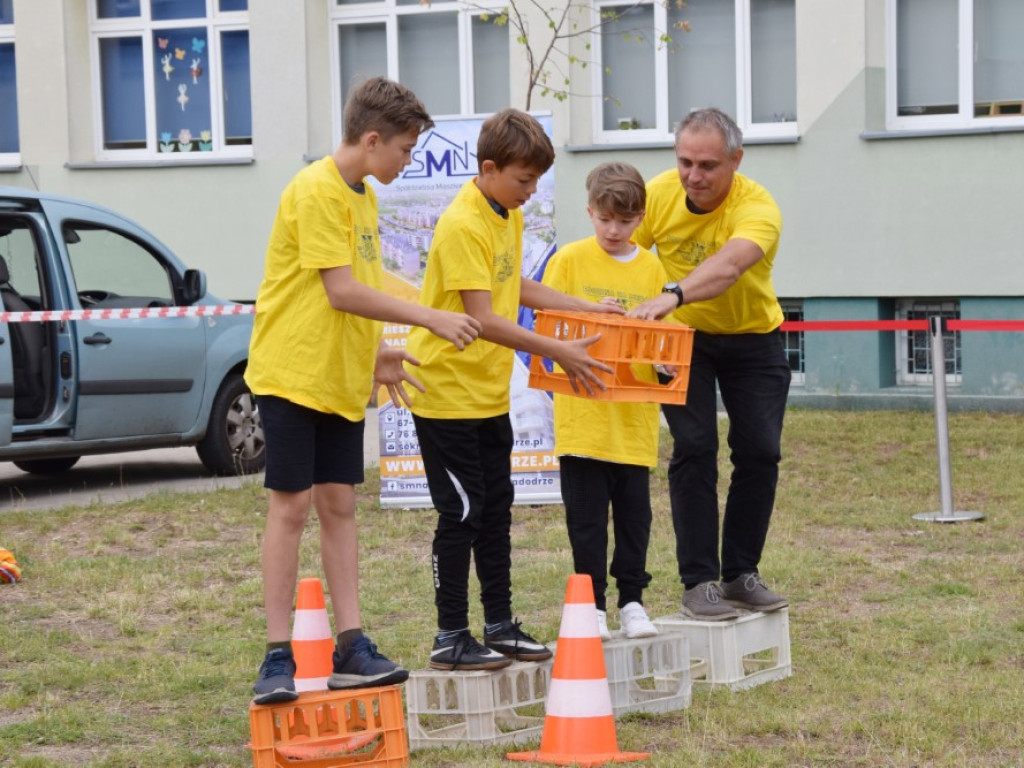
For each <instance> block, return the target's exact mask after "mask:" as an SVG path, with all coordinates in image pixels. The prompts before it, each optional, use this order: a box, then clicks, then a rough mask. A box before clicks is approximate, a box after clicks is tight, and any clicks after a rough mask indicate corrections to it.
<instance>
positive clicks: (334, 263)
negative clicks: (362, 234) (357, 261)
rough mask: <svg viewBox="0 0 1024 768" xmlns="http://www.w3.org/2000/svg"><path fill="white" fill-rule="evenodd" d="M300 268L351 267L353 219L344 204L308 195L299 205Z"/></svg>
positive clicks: (317, 195) (329, 197) (327, 198)
mask: <svg viewBox="0 0 1024 768" xmlns="http://www.w3.org/2000/svg"><path fill="white" fill-rule="evenodd" d="M296 230H297V232H298V244H299V265H300V266H301V267H303V268H304V269H331V268H332V267H344V266H349V265H351V264H352V216H351V212H350V211H349V209H348V206H347V205H346V204H345V201H344V200H341V199H340V198H338V197H336V196H334V195H325V194H309V195H305V196H304V197H302V198H301V199H300V200H299V201H298V202H297V203H296Z"/></svg>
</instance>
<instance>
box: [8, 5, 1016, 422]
mask: <svg viewBox="0 0 1024 768" xmlns="http://www.w3.org/2000/svg"><path fill="white" fill-rule="evenodd" d="M249 6H250V10H249V17H250V46H251V51H252V56H251V61H252V69H251V78H252V84H253V87H252V105H253V106H252V109H253V155H254V159H253V160H252V161H251V162H243V163H230V164H227V163H225V164H213V165H206V166H199V167H196V166H192V165H189V166H185V165H172V166H167V165H160V166H157V165H156V164H148V165H142V166H137V167H123V166H118V165H117V164H109V163H108V164H99V163H96V162H95V161H94V149H93V147H94V140H93V139H94V137H93V131H94V130H95V126H97V125H98V124H99V122H98V120H97V119H96V118H95V116H94V115H93V114H92V112H93V107H92V102H93V99H92V90H91V89H92V82H93V76H92V73H91V71H90V64H89V62H90V55H89V50H90V49H89V33H88V21H87V11H86V8H87V5H86V3H85V2H84V0H14V8H15V19H16V25H15V29H16V52H17V54H16V55H17V69H18V78H19V83H18V84H19V89H18V90H19V108H20V122H21V157H22V162H23V166H22V167H21V168H19V169H13V170H11V169H8V170H3V171H0V184H12V185H15V186H24V187H38V188H40V189H43V190H46V191H49V192H58V193H64V194H69V195H73V196H78V197H84V198H87V199H91V200H94V201H96V202H99V203H102V204H104V205H108V206H110V207H112V208H115V209H117V210H119V211H122V212H124V213H126V214H127V215H129V216H131V217H132V218H134V219H136V220H137V221H138V222H139V223H141V224H142V225H143V226H145V227H147V228H148V229H150V230H151V231H152V232H153V233H154V234H155V235H157V236H158V237H159V238H160V239H162V240H164V241H165V242H166V243H167V244H168V245H169V246H170V247H171V248H172V249H173V250H175V251H176V252H177V253H179V254H180V255H181V256H182V257H183V258H184V259H185V260H186V261H187V262H189V264H190V265H192V266H197V267H201V268H202V269H204V270H205V271H206V272H207V275H208V277H209V283H210V288H211V291H212V292H214V293H216V294H218V295H221V296H224V297H227V298H232V299H252V298H253V297H254V296H255V294H256V290H257V287H258V285H259V280H260V277H261V275H262V268H263V253H264V248H265V244H266V240H267V236H268V234H269V230H270V226H271V223H272V221H273V217H274V213H275V210H276V207H277V200H278V196H279V194H280V191H281V189H282V188H283V187H284V186H285V184H286V183H287V182H288V180H289V179H290V178H291V177H292V175H293V174H294V173H295V172H296V171H298V170H299V169H300V168H301V167H302V166H303V165H304V164H305V163H306V162H308V161H309V160H311V159H314V158H317V157H320V156H322V155H324V154H327V153H329V152H331V151H332V149H333V147H334V144H335V143H336V141H337V137H338V136H339V134H340V126H338V125H336V124H335V120H334V117H333V115H334V114H335V110H336V99H335V98H334V96H333V95H332V89H333V87H334V86H333V78H332V74H331V72H332V69H331V67H332V57H331V47H330V46H331V43H330V40H329V33H328V30H329V29H330V26H329V24H328V8H329V0H303V2H288V3H281V2H275V1H274V0H250V3H249ZM796 8H797V105H798V125H799V139H798V140H797V141H795V142H790V143H750V144H748V145H747V146H746V148H745V155H744V158H743V162H742V166H741V172H743V173H745V174H747V175H748V176H750V177H752V178H754V179H756V180H757V181H759V182H761V183H762V184H764V186H765V187H767V188H768V189H769V190H770V191H771V192H772V193H773V194H774V195H775V197H776V199H777V200H778V202H779V205H780V207H781V208H782V212H783V217H784V232H783V236H782V243H781V247H780V250H779V255H778V259H777V262H776V264H777V266H776V270H775V284H776V289H777V292H778V293H779V295H780V296H782V297H786V298H793V299H800V300H803V301H804V311H805V318H806V319H808V320H811V319H816V318H821V319H831V318H834V319H858V318H863V319H875V318H884V317H886V315H887V313H889V316H891V307H892V306H893V301H894V300H895V299H897V298H929V297H935V298H948V299H958V300H960V302H961V303H960V307H961V315H962V317H964V318H995V319H1013V318H1021V317H1024V303H1022V299H1021V294H1022V293H1024V291H1022V286H1024V274H1022V272H1024V268H1022V267H1021V264H1022V263H1024V259H1022V258H1021V257H1022V256H1024V215H1021V201H1022V200H1024V174H1021V173H1017V172H1007V169H1015V168H1019V167H1021V165H1022V164H1024V132H1000V133H988V134H970V135H943V136H927V137H923V136H922V137H916V138H893V137H892V136H891V135H890V134H886V133H885V130H884V128H885V125H884V123H885V120H884V99H885V70H884V67H885V58H886V51H885V0H866V1H865V2H859V3H858V2H848V0H818V2H814V3H804V2H798V3H797V6H796ZM536 15H537V14H536V12H534V16H536ZM532 24H533V26H534V27H535V28H541V27H542V26H543V20H542V19H540V18H539V17H538V18H534V19H532ZM697 33H698V32H696V31H695V32H693V33H690V34H697ZM571 45H572V47H573V48H572V49H573V50H576V51H577V53H579V49H580V47H581V46H582V41H580V40H576V41H573V42H572V44H571ZM525 60H526V59H525V57H524V56H522V55H521V51H518V50H516V49H515V47H514V46H513V52H512V61H513V71H512V91H511V92H512V98H513V102H514V104H513V106H520V107H521V106H524V105H525V97H526V81H527V73H526V71H525V69H524V66H525ZM563 64H564V62H563ZM569 69H570V70H571V71H572V72H573V77H574V92H577V93H579V94H583V95H579V96H575V97H573V98H570V99H568V100H567V101H556V100H554V99H551V98H547V99H545V98H543V97H541V96H540V95H539V93H538V92H536V91H535V92H534V99H533V103H532V105H531V106H532V108H533V109H534V110H539V111H550V112H551V113H552V115H553V122H554V142H555V145H556V150H557V160H556V166H555V193H556V216H557V231H558V240H559V241H560V242H569V241H571V240H574V239H578V238H580V237H584V236H587V235H589V234H590V233H591V230H590V225H589V222H588V220H587V218H586V213H585V205H586V201H585V196H584V189H583V181H584V178H585V176H586V174H587V173H588V172H589V170H590V169H591V168H593V166H594V165H596V164H598V163H600V162H603V161H605V160H608V159H611V158H615V159H620V160H625V161H628V162H631V163H633V164H635V165H636V166H637V167H638V168H639V169H640V171H641V172H642V173H643V174H644V175H645V176H647V177H649V176H652V175H654V174H656V173H658V172H660V171H662V170H664V169H666V168H670V167H673V165H674V153H673V150H672V147H671V145H670V142H664V143H662V144H660V145H655V146H642V147H641V146H632V147H612V148H609V147H607V146H603V147H601V146H595V145H594V143H593V139H592V135H593V134H592V117H593V113H594V111H595V110H594V99H593V97H588V96H587V95H586V94H587V93H588V92H592V91H591V90H590V87H591V85H592V82H591V80H590V78H591V77H592V75H591V74H590V72H584V71H583V70H581V69H580V68H578V67H576V68H571V67H570V68H569ZM592 71H593V70H591V72H592ZM577 81H578V82H577ZM893 345H894V342H893V338H892V334H813V333H808V334H807V337H806V366H807V369H806V375H805V385H804V387H803V388H802V389H800V390H799V391H797V390H794V392H795V396H796V395H800V396H805V397H813V398H819V400H820V401H821V402H825V401H827V400H828V399H829V398H831V399H832V400H835V398H837V397H838V398H846V400H845V401H844V404H845V403H848V402H852V401H851V400H850V398H861V399H862V400H864V401H865V402H871V401H872V398H873V399H874V400H873V402H877V403H882V404H884V403H886V402H890V401H891V402H896V403H899V402H903V401H905V400H906V399H907V398H910V399H913V398H914V397H919V396H920V395H921V394H922V393H921V388H910V391H904V390H900V391H897V390H899V388H896V387H895V386H894V381H895V377H894V372H893V369H894V365H895V363H894V356H893V355H894V351H893ZM1018 360H1019V361H1024V335H1022V334H1014V333H992V334H984V333H965V334H964V340H963V362H964V373H963V381H962V384H961V385H960V387H958V388H957V391H956V392H955V393H951V394H953V395H956V396H962V397H963V398H965V399H964V402H965V403H968V402H969V403H977V402H983V401H985V398H988V399H989V400H990V401H991V402H992V403H994V404H995V407H1004V406H1005V405H1006V402H1004V401H1013V400H1015V399H1016V401H1017V402H1019V401H1020V400H1021V398H1022V397H1024V392H1022V391H1021V381H1022V380H1024V362H1022V363H1017V362H1015V361H1018ZM886 398H889V400H887V399H886ZM892 398H895V399H892ZM971 398H975V399H974V400H972V399H971ZM977 398H981V400H977ZM834 404H835V403H833V405H834Z"/></svg>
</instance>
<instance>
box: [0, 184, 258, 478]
mask: <svg viewBox="0 0 1024 768" xmlns="http://www.w3.org/2000/svg"><path fill="white" fill-rule="evenodd" d="M0 304H2V307H3V311H2V315H0V319H2V320H3V322H0V461H12V462H14V464H15V465H17V466H18V467H19V468H21V469H23V470H25V471H27V472H39V473H55V472H63V471H65V470H68V469H70V468H71V467H72V466H73V465H74V464H75V462H76V461H78V459H79V457H80V456H83V455H85V454H96V453H115V452H118V453H119V452H123V451H130V450H134V449H144V448H158V447H170V446H181V445H194V446H195V447H196V450H197V452H198V453H199V458H200V459H201V460H202V462H203V464H204V465H206V467H207V468H208V469H209V470H210V471H211V472H213V473H216V474H220V475H225V474H247V473H252V472H259V471H261V470H262V469H263V465H264V460H265V451H264V443H263V430H262V426H261V424H260V418H259V412H258V411H257V409H256V405H255V402H254V400H253V397H252V395H251V394H250V392H249V390H248V388H247V387H246V385H245V382H244V380H243V378H242V375H243V373H244V371H245V365H246V361H247V359H248V354H249V337H250V335H251V333H252V322H253V315H252V313H251V307H245V308H244V310H245V311H241V312H239V313H237V314H215V313H214V312H215V311H216V310H213V311H210V310H207V309H200V308H201V307H206V308H215V307H216V306H218V305H229V304H233V302H227V301H224V300H222V299H218V298H216V297H215V296H211V295H209V294H207V292H206V277H205V275H204V274H203V273H202V272H201V271H199V270H196V269H188V268H187V267H186V265H185V264H183V263H182V262H181V261H180V260H179V259H178V258H177V257H176V256H175V255H174V254H173V253H171V252H170V250H168V249H167V247H166V246H164V245H163V244H162V243H160V242H159V241H158V240H157V239H156V238H155V237H153V235H151V234H150V233H149V232H147V231H146V230H145V229H143V228H142V227H140V226H138V225H137V224H135V223H134V222H132V221H130V220H128V219H126V218H124V217H123V216H121V215H119V214H117V213H115V212H114V211H111V210H108V209H106V208H103V207H102V206H97V205H93V204H91V203H88V202H85V201H82V200H73V199H70V198H66V197H60V196H56V195H47V194H44V193H39V192H34V191H31V190H25V189H18V188H11V187H0ZM172 307H177V308H180V307H188V308H195V309H188V310H175V312H176V313H178V314H181V315H183V316H180V317H159V316H156V315H159V314H160V312H159V310H160V309H161V308H172ZM124 309H146V310H148V311H147V312H141V313H140V312H136V313H125V312H122V311H121V310H124ZM82 310H94V311H93V312H83V311H82ZM99 310H113V311H111V312H101V311H99ZM42 311H49V312H54V313H58V316H59V313H63V314H64V317H65V318H67V319H53V320H46V321H39V320H35V319H33V320H32V321H30V322H18V321H17V320H18V319H19V318H24V317H26V316H25V315H24V314H23V313H25V312H42ZM207 312H209V314H206V313H207ZM126 314H127V315H129V316H128V317H122V316H121V315H126ZM131 315H134V316H131ZM140 315H141V316H140ZM27 317H30V318H35V317H38V315H31V316H27Z"/></svg>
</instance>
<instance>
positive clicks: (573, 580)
mask: <svg viewBox="0 0 1024 768" xmlns="http://www.w3.org/2000/svg"><path fill="white" fill-rule="evenodd" d="M545 709H546V715H545V718H544V733H543V734H542V735H541V739H540V750H539V751H536V752H512V753H509V754H508V755H506V757H508V759H509V760H524V761H529V762H537V763H551V764H553V765H603V764H604V763H626V762H632V761H634V760H643V759H644V758H646V757H650V754H648V753H647V752H619V745H618V741H617V740H616V738H615V716H614V715H613V714H612V698H611V693H610V691H609V690H608V677H607V674H606V672H605V668H604V651H603V650H602V649H601V636H600V635H599V634H598V630H597V606H595V605H594V586H593V584H592V583H591V581H590V576H588V575H587V574H583V573H577V574H573V575H572V576H570V577H569V586H568V587H566V590H565V605H564V606H563V607H562V626H561V628H560V629H559V632H558V646H557V647H556V648H555V665H554V667H553V669H552V670H551V687H550V688H549V690H548V698H547V704H546V707H545Z"/></svg>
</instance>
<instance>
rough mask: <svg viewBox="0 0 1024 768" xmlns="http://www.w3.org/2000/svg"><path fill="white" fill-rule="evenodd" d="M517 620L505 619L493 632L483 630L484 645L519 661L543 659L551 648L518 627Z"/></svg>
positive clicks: (547, 655) (548, 655) (547, 656)
mask: <svg viewBox="0 0 1024 768" xmlns="http://www.w3.org/2000/svg"><path fill="white" fill-rule="evenodd" d="M519 626H520V625H519V622H518V621H512V620H510V619H505V621H503V622H501V625H500V626H499V627H498V628H497V629H495V630H494V631H493V632H491V631H488V630H486V629H485V630H484V645H486V646H487V647H488V648H490V649H491V650H492V651H497V652H498V653H503V654H505V655H506V656H508V657H510V658H513V659H518V660H519V661H544V660H545V659H550V658H551V650H550V649H549V648H548V647H547V646H546V645H542V644H541V643H538V642H537V641H536V640H534V639H533V638H532V637H530V636H529V635H528V634H526V633H525V632H523V630H521V629H520V628H519Z"/></svg>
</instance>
